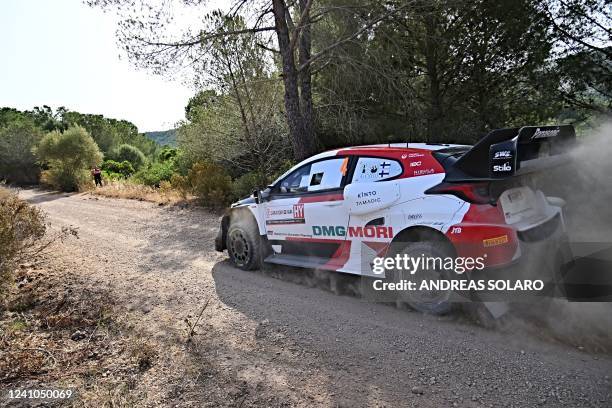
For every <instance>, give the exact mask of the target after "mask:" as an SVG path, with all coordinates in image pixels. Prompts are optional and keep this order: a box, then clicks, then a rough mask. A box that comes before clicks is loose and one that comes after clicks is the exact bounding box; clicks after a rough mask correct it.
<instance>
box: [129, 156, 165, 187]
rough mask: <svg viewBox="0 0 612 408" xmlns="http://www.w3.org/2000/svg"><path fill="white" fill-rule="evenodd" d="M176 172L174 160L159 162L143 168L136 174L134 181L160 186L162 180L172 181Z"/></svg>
mask: <svg viewBox="0 0 612 408" xmlns="http://www.w3.org/2000/svg"><path fill="white" fill-rule="evenodd" d="M174 172H175V165H174V162H173V161H166V162H161V163H160V162H158V163H153V164H151V165H149V166H148V167H147V168H143V169H141V170H139V171H138V172H136V174H134V177H133V179H134V181H135V182H137V183H142V184H145V185H147V186H155V187H159V184H160V183H161V182H162V181H170V178H171V177H172V174H174Z"/></svg>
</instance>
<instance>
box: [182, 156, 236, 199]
mask: <svg viewBox="0 0 612 408" xmlns="http://www.w3.org/2000/svg"><path fill="white" fill-rule="evenodd" d="M187 178H188V180H189V183H190V185H191V188H192V191H193V194H194V195H195V196H196V197H197V198H198V199H199V201H200V203H201V204H202V205H204V206H206V207H211V208H219V207H224V206H226V205H227V204H229V203H230V202H231V201H232V198H233V197H232V178H231V177H230V176H229V175H228V174H227V172H226V171H225V169H224V168H223V167H221V166H219V165H216V164H214V163H196V164H194V165H193V166H192V167H191V169H190V170H189V173H188V174H187Z"/></svg>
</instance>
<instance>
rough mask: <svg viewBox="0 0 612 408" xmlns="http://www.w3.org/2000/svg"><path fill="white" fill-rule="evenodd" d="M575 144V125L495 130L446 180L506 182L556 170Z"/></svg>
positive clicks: (456, 163)
mask: <svg viewBox="0 0 612 408" xmlns="http://www.w3.org/2000/svg"><path fill="white" fill-rule="evenodd" d="M575 141H576V132H575V131H574V127H573V126H572V125H561V126H524V127H522V128H510V129H497V130H493V131H491V132H490V133H489V134H487V135H486V136H485V137H484V138H482V139H481V140H480V141H479V142H478V143H476V144H475V145H474V146H473V147H472V148H471V149H470V150H468V151H467V152H465V153H464V154H463V155H462V156H461V157H459V158H458V159H457V161H456V162H455V163H454V164H453V166H452V167H454V170H456V171H453V172H451V173H454V174H449V175H448V176H450V177H447V179H448V181H454V180H453V179H457V181H459V180H460V179H462V180H468V179H472V180H473V179H481V180H483V179H485V180H495V179H504V178H508V177H513V176H519V175H522V174H526V173H530V172H534V171H539V170H542V169H546V168H550V167H554V166H557V165H560V164H563V163H565V162H566V161H567V160H568V157H567V155H566V154H567V152H568V151H569V150H570V148H571V147H572V146H573V145H574V144H575Z"/></svg>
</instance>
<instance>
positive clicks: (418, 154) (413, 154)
mask: <svg viewBox="0 0 612 408" xmlns="http://www.w3.org/2000/svg"><path fill="white" fill-rule="evenodd" d="M424 156H425V154H423V153H408V157H410V158H413V157H424Z"/></svg>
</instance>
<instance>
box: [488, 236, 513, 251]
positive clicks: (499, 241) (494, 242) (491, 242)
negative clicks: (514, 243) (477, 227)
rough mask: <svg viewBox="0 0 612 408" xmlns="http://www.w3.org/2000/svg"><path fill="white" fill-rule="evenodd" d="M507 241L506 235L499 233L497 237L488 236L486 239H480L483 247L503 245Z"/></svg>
mask: <svg viewBox="0 0 612 408" xmlns="http://www.w3.org/2000/svg"><path fill="white" fill-rule="evenodd" d="M507 243H508V235H501V236H499V237H495V238H488V239H483V240H482V245H484V247H485V248H489V247H493V246H498V245H503V244H507Z"/></svg>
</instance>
